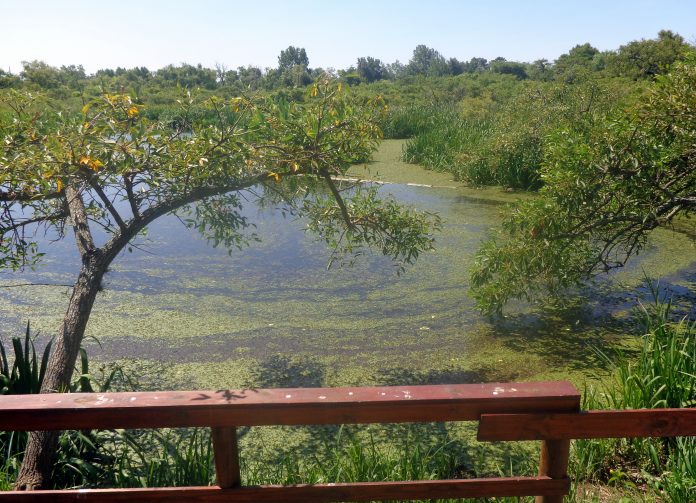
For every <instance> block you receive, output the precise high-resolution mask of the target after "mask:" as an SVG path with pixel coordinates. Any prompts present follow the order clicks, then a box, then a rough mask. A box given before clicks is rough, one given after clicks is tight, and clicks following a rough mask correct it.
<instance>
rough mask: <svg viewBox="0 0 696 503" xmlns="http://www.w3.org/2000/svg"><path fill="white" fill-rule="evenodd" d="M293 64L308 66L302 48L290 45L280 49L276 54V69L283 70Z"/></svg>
mask: <svg viewBox="0 0 696 503" xmlns="http://www.w3.org/2000/svg"><path fill="white" fill-rule="evenodd" d="M293 66H301V67H303V68H305V69H306V68H307V67H308V66H309V58H308V57H307V51H305V50H304V48H300V47H294V46H292V45H291V46H289V47H288V48H287V49H285V50H284V51H280V55H279V56H278V69H279V70H281V71H284V70H288V69H290V68H292V67H293Z"/></svg>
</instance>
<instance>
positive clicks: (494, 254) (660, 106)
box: [471, 58, 696, 314]
mask: <svg viewBox="0 0 696 503" xmlns="http://www.w3.org/2000/svg"><path fill="white" fill-rule="evenodd" d="M695 63H696V59H694V58H691V59H690V60H689V61H687V62H686V63H678V64H676V65H675V67H674V68H673V69H672V71H671V72H670V73H669V74H668V75H665V76H663V77H658V79H657V82H656V84H654V86H653V88H652V89H651V90H650V92H649V94H648V95H647V97H646V98H645V100H644V101H643V102H641V103H640V104H638V105H636V106H635V107H634V109H633V110H630V111H629V112H628V113H624V114H622V115H620V116H618V117H609V118H607V119H606V120H605V121H603V122H602V123H601V124H599V126H598V127H595V128H591V129H590V130H589V131H585V132H583V131H582V130H576V131H570V130H562V131H560V132H557V133H556V134H554V135H551V137H550V139H549V140H548V145H547V149H548V153H547V157H546V160H545V162H544V165H543V168H542V173H541V177H542V179H543V181H544V183H545V186H544V187H543V188H542V190H541V191H540V197H538V198H535V199H534V200H531V201H528V202H525V203H521V204H519V205H518V206H517V207H515V208H514V209H513V211H511V212H510V214H509V215H508V216H507V218H506V219H505V221H504V223H503V227H502V229H501V230H500V231H499V232H498V233H497V234H496V235H495V236H494V237H492V238H491V239H490V240H488V241H487V242H486V243H484V245H483V246H482V248H481V250H480V252H479V254H478V256H477V261H476V264H475V266H474V269H473V271H472V276H471V277H472V293H473V296H474V297H475V299H476V302H477V304H478V306H479V308H480V309H482V310H483V311H485V312H487V313H490V314H492V313H496V312H497V313H499V312H500V311H501V309H502V307H503V305H504V304H505V303H506V302H507V301H508V300H509V299H511V298H518V299H525V300H535V299H539V298H540V297H541V298H543V297H544V296H546V295H548V294H557V293H559V292H561V291H562V290H564V289H566V288H568V287H572V286H578V285H581V284H582V283H583V281H585V280H586V279H587V278H589V277H591V276H593V275H595V274H599V273H602V272H606V271H609V270H611V269H615V268H618V267H622V266H623V265H624V264H625V263H626V261H627V260H628V259H629V258H630V257H632V256H633V255H635V254H636V253H638V251H639V250H641V248H642V247H643V246H644V245H645V243H646V240H647V238H648V236H649V234H650V231H652V230H653V229H655V228H657V227H661V226H665V225H669V224H670V222H671V221H672V220H673V219H674V218H675V217H676V216H677V215H685V214H689V213H693V212H694V211H695V210H696V64H695Z"/></svg>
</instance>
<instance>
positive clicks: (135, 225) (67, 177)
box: [0, 81, 434, 489]
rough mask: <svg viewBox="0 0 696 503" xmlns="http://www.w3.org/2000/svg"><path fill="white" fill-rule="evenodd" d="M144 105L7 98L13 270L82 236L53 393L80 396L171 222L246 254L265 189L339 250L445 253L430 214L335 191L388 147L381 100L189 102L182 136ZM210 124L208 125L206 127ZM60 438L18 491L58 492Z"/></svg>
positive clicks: (1, 151) (320, 94)
mask: <svg viewBox="0 0 696 503" xmlns="http://www.w3.org/2000/svg"><path fill="white" fill-rule="evenodd" d="M142 108H143V105H142V104H140V103H138V102H136V101H135V100H134V99H132V98H130V97H129V96H126V95H108V94H107V95H104V96H103V97H101V98H99V99H96V100H94V101H92V102H90V103H87V104H86V105H85V106H84V107H83V109H82V113H81V114H80V113H72V114H71V113H67V112H58V111H56V110H55V109H54V108H53V106H52V105H50V104H49V103H46V102H42V101H41V100H40V99H39V98H37V97H35V96H31V95H27V94H17V93H11V94H7V95H4V97H3V98H2V105H1V108H0V116H1V117H2V120H1V122H0V137H1V138H2V142H1V144H0V145H1V146H0V170H1V171H0V204H1V208H2V209H1V211H2V220H1V224H0V230H1V236H2V240H1V241H0V266H2V267H4V268H11V269H14V270H17V269H22V268H24V267H26V266H29V265H33V264H35V263H36V262H37V261H39V260H40V259H41V255H42V250H41V247H40V245H39V244H38V243H39V240H38V239H35V238H34V236H36V234H37V232H39V231H45V230H46V229H51V230H52V231H53V232H55V233H56V235H57V236H58V237H59V238H60V239H68V237H69V235H70V234H73V235H74V240H75V246H76V248H77V250H78V252H79V256H80V260H81V268H80V271H79V274H78V276H77V279H76V281H75V284H74V286H73V288H72V295H71V297H70V300H69V302H68V305H67V309H66V312H65V316H64V318H63V321H62V323H61V324H60V327H59V328H58V332H57V334H56V337H55V340H54V344H53V351H52V353H51V356H50V360H49V363H48V369H47V371H46V374H45V379H44V381H43V385H42V392H56V391H62V390H65V389H66V388H67V386H68V384H69V380H70V378H71V374H72V372H73V369H74V365H75V361H76V357H77V355H78V352H79V348H80V343H81V342H82V339H83V335H84V333H85V327H86V325H87V322H88V320H89V317H90V313H91V311H92V306H93V305H94V302H95V299H96V298H97V295H98V292H99V291H100V289H101V284H102V279H103V278H104V275H105V274H106V273H107V270H108V268H109V266H110V264H111V263H112V262H113V261H114V259H116V257H117V256H118V255H119V253H121V252H122V251H123V250H124V249H126V248H127V247H129V245H130V244H131V243H132V242H133V240H134V239H136V238H137V237H138V235H139V234H141V233H142V232H143V231H144V230H145V229H146V227H147V226H148V225H150V224H151V223H152V222H154V221H155V220H156V219H158V218H160V217H162V216H164V215H168V214H179V215H183V214H185V218H182V221H187V222H191V225H193V226H195V227H196V228H197V229H198V230H199V231H201V232H202V233H203V234H204V235H205V236H206V237H208V238H209V239H211V240H213V241H214V242H215V244H222V245H225V246H229V247H234V246H241V245H242V244H244V242H245V240H246V237H245V236H246V234H245V229H246V228H247V227H248V226H249V225H251V222H249V221H248V220H247V218H246V217H245V216H243V215H242V213H241V209H242V202H243V201H244V200H245V199H244V198H242V197H240V193H241V192H242V191H245V190H248V189H251V188H254V187H256V189H255V190H256V192H257V193H264V194H266V197H268V196H269V195H271V194H272V195H273V197H274V198H275V199H276V200H278V199H281V200H283V201H285V204H287V205H288V206H289V207H290V208H291V209H292V210H293V211H296V212H298V213H301V214H302V215H304V216H305V217H306V219H307V222H308V226H309V228H310V229H311V230H312V231H314V232H316V233H318V235H319V236H320V237H321V238H323V239H325V240H326V241H327V242H328V243H330V244H331V245H332V246H333V247H334V248H335V249H336V250H335V253H348V254H351V253H356V252H361V251H362V250H363V249H364V248H366V247H373V248H376V249H377V250H379V251H380V252H382V253H384V254H386V255H388V256H389V257H391V258H392V259H393V261H394V262H395V264H396V265H397V266H399V267H403V265H404V264H408V263H410V262H412V261H414V260H415V259H416V257H417V256H418V254H419V253H421V252H422V251H424V250H427V249H429V248H431V246H432V236H431V231H432V229H433V223H434V221H433V220H431V219H430V218H429V217H428V216H427V215H425V214H420V213H417V212H415V211H413V210H408V209H405V208H402V207H400V206H399V205H398V204H396V203H395V202H394V201H393V200H390V199H380V198H378V197H377V195H376V193H375V191H373V190H370V189H364V188H361V187H359V186H358V187H353V188H352V189H351V190H346V188H345V187H338V186H337V185H336V184H335V182H334V177H335V176H336V175H340V174H342V173H343V172H344V171H345V169H347V167H348V166H349V165H350V164H351V163H352V162H354V161H355V160H357V159H365V158H367V157H368V156H369V155H370V153H371V151H372V150H373V149H374V148H375V147H376V145H377V142H378V140H379V129H378V127H377V125H376V119H377V118H378V114H379V113H381V110H382V108H383V105H382V104H381V103H379V102H368V103H365V104H362V105H360V106H359V105H357V104H356V103H353V102H351V100H349V99H347V98H346V97H345V96H343V95H342V93H341V92H340V87H334V86H333V85H332V83H330V82H329V81H325V82H322V83H321V84H319V85H315V86H314V87H313V88H311V90H310V92H309V96H308V98H307V101H306V103H304V104H288V103H285V102H282V101H278V100H276V101H274V100H271V99H267V98H266V99H262V98H238V99H233V100H229V101H223V100H219V99H209V100H207V101H205V102H202V103H196V102H195V100H193V99H190V97H189V98H187V99H184V100H182V102H181V111H180V120H178V121H176V124H174V125H172V124H163V123H157V122H150V121H147V120H145V119H144V118H143V117H142V115H143V114H142V113H141V112H142ZM194 109H195V110H196V111H197V113H196V114H194V113H192V111H193V110H194ZM201 110H203V113H202V114H201ZM201 115H203V116H204V117H206V124H204V125H202V124H197V123H196V121H195V120H194V116H201ZM173 126H174V127H173ZM182 126H185V127H182ZM259 187H263V188H261V189H259ZM70 228H72V232H69V230H70ZM96 228H99V231H98V232H95V231H96ZM100 236H101V237H100ZM56 439H57V436H56V434H55V433H52V432H33V433H32V434H31V436H30V439H29V442H28V446H27V450H26V454H25V458H24V462H23V465H22V469H21V471H20V474H19V477H18V480H17V482H16V486H17V488H19V489H34V488H40V487H44V486H46V485H48V484H49V482H50V481H49V477H50V469H51V461H52V457H53V454H54V452H55V449H56Z"/></svg>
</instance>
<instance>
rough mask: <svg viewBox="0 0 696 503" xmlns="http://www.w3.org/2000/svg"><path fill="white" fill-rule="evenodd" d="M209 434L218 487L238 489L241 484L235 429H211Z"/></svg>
mask: <svg viewBox="0 0 696 503" xmlns="http://www.w3.org/2000/svg"><path fill="white" fill-rule="evenodd" d="M211 434H212V435H211V436H212V438H213V451H214V454H215V476H216V477H217V483H218V485H219V486H220V487H221V488H223V489H229V488H231V487H238V486H239V485H240V484H241V483H242V476H241V473H240V470H239V446H238V445H237V428H234V427H230V428H213V429H212V432H211Z"/></svg>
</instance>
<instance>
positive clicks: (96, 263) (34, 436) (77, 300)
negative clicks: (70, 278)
mask: <svg viewBox="0 0 696 503" xmlns="http://www.w3.org/2000/svg"><path fill="white" fill-rule="evenodd" d="M107 267H108V263H106V262H105V261H102V260H99V251H95V252H93V253H91V254H88V255H87V256H86V257H85V258H84V261H83V266H82V270H81V271H80V275H79V276H78V278H77V282H76V283H75V286H74V287H73V292H72V296H71V298H70V303H69V304H68V310H67V311H66V313H65V317H64V319H63V324H62V325H61V328H60V330H59V332H58V337H57V339H56V340H55V343H54V345H53V350H52V351H51V356H50V358H49V361H48V366H47V368H46V375H45V377H44V381H43V384H42V386H41V393H55V392H62V391H67V389H68V387H69V385H70V379H71V378H72V374H73V370H74V369H75V362H76V361H77V356H78V354H79V351H80V344H81V343H82V338H83V336H84V334H85V327H86V326H87V321H88V320H89V316H90V313H91V312H92V306H93V305H94V299H95V298H96V296H97V293H98V292H99V290H100V288H101V280H102V278H103V276H104V273H105V272H106V269H107ZM58 434H59V432H57V431H35V432H31V433H30V434H29V440H28V443H27V449H26V451H25V454H24V460H23V462H22V468H21V470H20V472H19V475H18V477H17V481H16V482H15V489H16V490H28V491H30V490H33V489H43V488H48V485H49V483H50V477H51V470H52V465H53V460H54V457H55V453H56V450H57V448H58Z"/></svg>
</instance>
